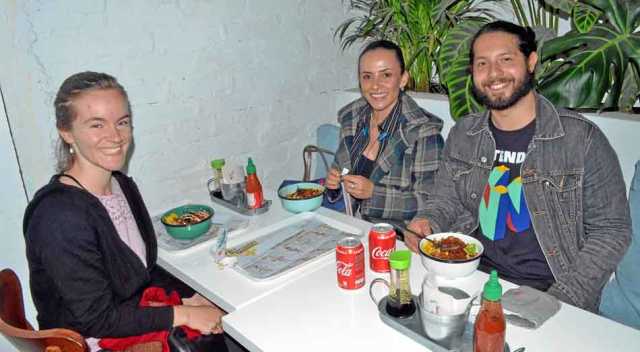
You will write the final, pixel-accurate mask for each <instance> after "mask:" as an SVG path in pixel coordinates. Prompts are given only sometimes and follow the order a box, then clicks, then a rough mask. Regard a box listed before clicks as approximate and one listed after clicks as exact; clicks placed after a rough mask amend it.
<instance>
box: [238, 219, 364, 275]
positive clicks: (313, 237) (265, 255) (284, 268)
mask: <svg viewBox="0 0 640 352" xmlns="http://www.w3.org/2000/svg"><path fill="white" fill-rule="evenodd" d="M354 235H357V234H353V233H350V232H346V231H342V230H339V229H337V228H335V227H332V226H330V225H329V224H327V223H325V222H323V221H322V220H320V219H318V218H315V217H311V218H302V219H301V220H300V221H297V222H293V223H291V224H288V225H287V226H285V227H282V228H278V229H275V230H274V231H272V232H270V233H267V234H266V235H264V236H261V237H260V238H258V239H256V240H255V241H256V242H257V244H256V249H255V255H253V256H239V257H238V261H237V263H236V265H235V269H236V270H238V271H239V272H241V273H243V274H244V275H247V276H248V277H250V278H252V279H256V280H265V279H270V278H274V277H276V276H279V275H280V274H284V273H285V272H288V271H290V270H292V269H294V268H296V267H298V266H300V265H302V264H304V263H306V262H309V261H311V260H313V259H315V258H318V257H320V256H322V255H323V254H326V253H328V252H331V251H333V250H335V248H336V244H337V243H338V241H339V240H341V239H343V238H345V237H349V236H354ZM243 245H244V243H242V244H239V245H238V246H236V247H232V249H233V248H241V247H243Z"/></svg>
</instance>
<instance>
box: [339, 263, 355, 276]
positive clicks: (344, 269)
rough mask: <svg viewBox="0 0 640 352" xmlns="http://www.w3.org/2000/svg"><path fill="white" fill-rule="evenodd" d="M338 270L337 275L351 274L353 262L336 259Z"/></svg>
mask: <svg viewBox="0 0 640 352" xmlns="http://www.w3.org/2000/svg"><path fill="white" fill-rule="evenodd" d="M336 269H337V271H338V275H342V276H351V271H352V270H353V263H345V262H341V261H338V265H337V266H336Z"/></svg>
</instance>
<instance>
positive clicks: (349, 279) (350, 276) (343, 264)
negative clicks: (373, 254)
mask: <svg viewBox="0 0 640 352" xmlns="http://www.w3.org/2000/svg"><path fill="white" fill-rule="evenodd" d="M336 272H337V273H338V286H340V287H341V288H344V289H346V290H355V289H358V288H360V287H362V286H364V246H363V245H362V242H360V240H359V239H357V238H355V237H346V238H343V239H341V240H340V241H338V244H337V246H336Z"/></svg>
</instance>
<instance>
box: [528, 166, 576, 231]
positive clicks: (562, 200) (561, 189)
mask: <svg viewBox="0 0 640 352" xmlns="http://www.w3.org/2000/svg"><path fill="white" fill-rule="evenodd" d="M539 182H540V185H541V188H542V195H543V197H544V200H545V203H546V204H547V206H548V211H549V212H550V213H551V214H555V215H556V218H557V220H558V221H560V223H561V224H562V225H569V226H573V227H575V224H576V217H577V215H578V209H579V202H580V200H581V189H582V188H581V184H582V175H580V174H563V175H540V180H539Z"/></svg>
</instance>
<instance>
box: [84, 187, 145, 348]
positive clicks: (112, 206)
mask: <svg viewBox="0 0 640 352" xmlns="http://www.w3.org/2000/svg"><path fill="white" fill-rule="evenodd" d="M97 197H98V199H99V200H100V202H101V203H102V205H103V206H104V207H105V208H106V209H107V213H109V217H110V218H111V222H113V225H114V226H115V228H116V230H117V231H118V236H120V239H121V240H122V242H124V243H126V244H127V246H129V248H131V250H132V251H133V252H134V253H135V254H136V255H137V256H138V258H140V260H141V261H142V264H143V265H144V266H145V267H146V266H147V247H146V246H145V244H144V241H143V240H142V235H140V229H138V224H137V223H136V219H135V218H134V217H133V213H132V212H131V208H130V207H129V203H127V198H126V197H125V196H124V193H122V189H121V188H120V184H118V181H116V179H115V178H111V194H110V195H108V196H97ZM86 341H87V345H88V346H89V349H90V350H91V351H92V352H94V351H99V350H100V346H98V342H99V341H100V339H96V338H93V337H90V338H87V339H86Z"/></svg>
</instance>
